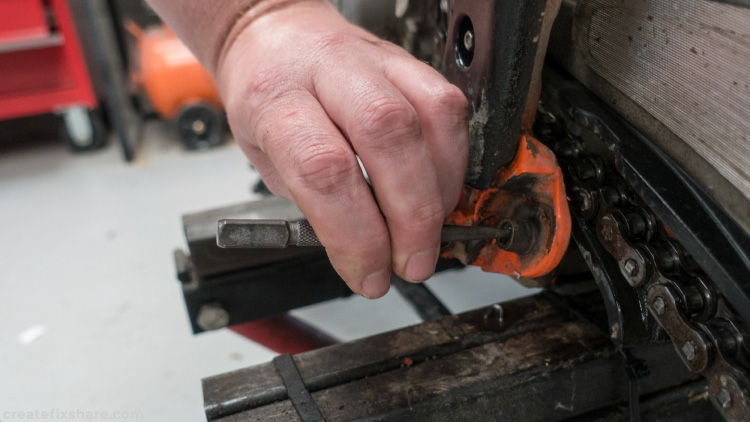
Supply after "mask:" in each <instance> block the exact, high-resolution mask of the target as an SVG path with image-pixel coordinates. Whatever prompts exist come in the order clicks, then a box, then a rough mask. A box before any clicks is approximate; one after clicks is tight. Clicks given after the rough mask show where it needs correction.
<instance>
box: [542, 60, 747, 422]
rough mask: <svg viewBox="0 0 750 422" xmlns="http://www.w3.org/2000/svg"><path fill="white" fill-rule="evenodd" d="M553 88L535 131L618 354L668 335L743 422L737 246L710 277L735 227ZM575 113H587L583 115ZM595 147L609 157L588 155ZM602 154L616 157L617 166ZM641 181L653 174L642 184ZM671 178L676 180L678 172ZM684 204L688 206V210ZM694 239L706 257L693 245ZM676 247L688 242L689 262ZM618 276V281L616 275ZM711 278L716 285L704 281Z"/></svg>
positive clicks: (591, 109) (589, 108)
mask: <svg viewBox="0 0 750 422" xmlns="http://www.w3.org/2000/svg"><path fill="white" fill-rule="evenodd" d="M551 74H552V75H556V74H555V73H554V72H553V73H551ZM555 78H559V77H558V76H554V77H553V78H552V79H553V80H555V81H556V84H555V89H554V90H552V92H550V93H547V95H546V96H545V98H544V101H545V103H544V107H542V109H541V110H540V115H542V118H541V119H538V123H539V124H538V125H537V126H536V129H537V133H539V134H540V136H541V137H542V138H543V139H545V140H546V141H548V142H549V143H550V144H552V147H553V148H554V149H555V150H556V151H558V153H559V156H560V157H561V160H562V164H563V165H562V168H563V169H564V170H565V172H566V183H567V184H568V186H569V188H570V190H571V192H574V195H573V197H572V200H573V201H574V207H573V210H574V211H575V213H576V216H575V220H576V222H577V224H576V227H577V229H576V241H578V243H579V246H580V247H581V248H582V252H584V257H588V259H587V262H588V263H589V265H590V267H591V269H592V272H593V273H594V276H595V277H597V282H598V284H599V285H600V288H601V290H602V293H605V294H604V297H605V300H606V301H607V309H608V316H609V318H610V334H611V336H612V338H613V339H615V340H619V342H620V344H642V343H645V342H650V341H655V340H659V339H661V338H663V336H664V333H666V335H667V336H669V338H670V339H671V340H672V343H673V345H674V348H675V351H676V352H677V354H678V355H679V356H680V359H681V360H682V361H683V363H684V364H685V366H686V367H687V368H689V369H690V370H691V371H693V372H695V373H700V374H701V375H703V376H704V377H705V378H706V379H707V380H708V385H709V388H708V392H709V394H710V396H711V400H712V401H713V402H714V404H715V406H716V408H717V409H718V410H719V411H720V413H721V414H722V415H723V416H724V417H725V418H726V419H727V420H730V421H745V420H747V418H748V415H750V413H749V412H750V396H749V395H748V392H749V391H750V350H749V349H748V347H747V345H746V343H745V339H746V338H747V327H746V325H745V324H746V322H743V321H747V320H745V319H743V318H742V316H743V315H745V314H746V311H747V308H746V307H745V306H746V301H745V300H744V299H743V295H744V292H743V290H742V286H743V282H744V281H743V280H744V279H742V278H741V279H739V280H737V279H735V280H727V279H726V278H724V277H725V275H726V274H727V273H729V272H736V271H737V270H738V269H739V268H741V265H742V261H739V267H738V262H737V261H734V263H732V262H733V261H732V259H733V258H734V256H735V254H736V253H737V254H740V255H742V254H743V252H742V251H741V250H737V249H735V246H736V245H732V244H729V245H726V244H725V246H724V247H723V248H721V249H720V250H721V252H722V253H723V254H724V255H723V256H722V257H721V259H722V260H724V261H725V262H728V263H729V264H730V265H729V266H727V267H716V265H715V263H716V260H714V259H711V258H715V257H717V256H718V255H715V253H716V252H717V251H718V250H719V249H716V250H714V249H713V248H711V247H708V246H709V245H714V246H715V245H716V244H721V242H723V240H722V236H723V235H725V234H726V235H727V236H731V237H734V238H738V237H741V235H742V233H741V232H739V231H736V230H731V228H732V227H735V226H732V225H731V224H729V223H727V222H726V220H723V217H722V214H721V213H720V212H719V210H717V209H715V208H713V205H712V203H711V202H710V200H709V199H706V198H705V197H703V196H701V193H700V192H699V191H698V190H697V189H696V188H695V187H691V185H690V181H689V180H686V179H684V176H683V177H675V178H672V179H670V178H669V176H670V175H671V174H673V173H670V172H672V171H675V170H674V168H673V167H670V166H672V165H673V164H670V162H669V160H668V159H666V158H665V157H664V156H662V155H659V152H658V151H651V152H652V153H653V154H654V155H652V156H650V157H651V158H649V156H644V155H642V154H641V155H639V158H640V159H639V160H637V161H636V160H634V157H633V155H632V154H634V153H635V152H636V151H638V152H643V151H644V149H645V148H644V146H643V144H638V142H645V141H644V140H642V139H641V138H631V137H630V136H636V135H628V133H629V132H626V131H623V130H620V128H619V127H618V126H616V125H617V123H616V121H615V120H614V119H612V118H610V117H608V116H609V115H607V114H606V111H605V110H604V109H603V108H601V107H599V106H597V107H595V106H594V105H593V104H592V103H591V102H586V100H585V98H586V97H584V96H583V94H582V93H581V92H580V91H577V90H575V89H574V88H572V87H570V86H571V84H570V83H569V82H568V83H567V84H568V85H566V82H563V81H562V80H561V79H555ZM563 87H569V88H563ZM561 91H564V93H562V92H561ZM576 104H586V108H585V109H582V108H580V106H579V105H576ZM545 115H546V116H545ZM636 139H637V140H636ZM596 141H599V142H602V143H604V145H605V146H607V147H608V148H601V147H600V146H592V143H594V142H596ZM628 142H632V145H629V144H627V143H628ZM625 145H627V146H625ZM636 145H640V148H636ZM588 147H592V148H591V149H589V148H588ZM626 148H627V149H626ZM602 151H610V152H612V153H613V157H612V158H613V159H611V158H608V157H607V156H605V155H604V153H602ZM654 157H656V161H661V162H662V167H661V168H659V167H654V165H651V166H650V167H649V166H648V160H651V161H654ZM612 162H614V166H613V165H612ZM647 171H649V172H651V174H648V175H647V174H645V173H646V172H647ZM675 173H676V174H677V175H678V176H679V175H680V174H681V173H679V170H677V171H675ZM645 176H653V177H658V176H660V177H659V178H656V179H654V178H652V179H645ZM668 180H671V181H672V183H667V181H668ZM683 186H687V187H689V189H687V190H683V191H682V192H685V193H684V194H682V195H681V196H679V197H672V198H671V199H672V200H671V201H670V202H668V203H667V204H666V205H667V206H666V207H665V208H664V209H660V208H659V207H660V206H661V205H662V201H664V200H665V199H666V198H664V195H665V194H666V193H670V194H672V192H673V191H676V190H678V189H682V188H683ZM664 187H668V189H664ZM653 190H657V191H656V192H654V191H653ZM690 195H693V196H692V197H691V196H690ZM683 204H685V205H688V204H689V205H690V206H689V207H687V208H684V207H683ZM704 210H712V211H711V212H708V211H707V212H705V213H704ZM658 211H662V212H660V213H659V214H657V212H658ZM657 215H658V218H657ZM701 220H702V222H703V224H704V225H706V226H714V224H718V223H721V225H722V226H720V227H723V228H722V229H721V230H717V231H715V232H713V233H703V232H700V230H701V229H704V227H700V226H695V225H692V226H691V224H693V223H700V221H701ZM691 230H692V232H691ZM709 235H710V237H709ZM696 237H699V238H698V240H699V241H700V242H704V244H705V245H706V246H707V247H704V248H697V246H698V245H696V244H691V243H689V242H690V241H695V239H696ZM678 239H679V241H678ZM709 240H710V242H709V243H708V244H707V243H705V242H707V241H709ZM587 241H588V243H586V242H587ZM682 242H688V246H690V252H691V253H690V254H688V253H687V252H686V247H683V244H682ZM740 244H742V242H740ZM597 246H600V247H602V248H604V250H605V251H606V254H607V256H603V255H601V254H598V251H596V247H597ZM712 254H713V255H712ZM707 257H708V259H707ZM608 260H613V261H614V262H615V263H616V267H613V266H612V265H610V264H608V262H609V261H608ZM727 260H728V261H727ZM617 270H619V271H617ZM616 271H617V272H619V274H613V273H614V272H616ZM702 271H706V273H703V272H702ZM709 274H713V275H716V276H717V278H718V279H719V281H721V282H717V280H714V279H710V278H709V277H708V275H709ZM736 274H737V275H739V274H740V273H736ZM746 274H747V273H746V272H745V273H744V276H746ZM740 277H742V276H740ZM730 281H731V282H730ZM626 283H627V284H626ZM738 289H739V290H738ZM732 292H737V294H736V295H735V294H732ZM735 305H738V308H735ZM644 328H645V329H644Z"/></svg>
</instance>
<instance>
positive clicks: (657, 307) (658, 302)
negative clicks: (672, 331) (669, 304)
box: [651, 297, 666, 315]
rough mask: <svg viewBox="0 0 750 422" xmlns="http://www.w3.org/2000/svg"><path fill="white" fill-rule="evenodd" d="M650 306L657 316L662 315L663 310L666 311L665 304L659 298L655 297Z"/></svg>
mask: <svg viewBox="0 0 750 422" xmlns="http://www.w3.org/2000/svg"><path fill="white" fill-rule="evenodd" d="M651 306H652V307H653V308H654V311H656V314H657V315H664V310H665V309H666V303H665V302H664V299H662V298H661V297H657V298H656V299H654V301H653V302H651Z"/></svg>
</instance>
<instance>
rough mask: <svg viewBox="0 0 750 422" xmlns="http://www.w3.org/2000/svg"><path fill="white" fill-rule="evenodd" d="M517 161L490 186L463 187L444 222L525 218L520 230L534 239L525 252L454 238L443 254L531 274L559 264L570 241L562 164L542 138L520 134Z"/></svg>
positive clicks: (499, 269) (518, 275)
mask: <svg viewBox="0 0 750 422" xmlns="http://www.w3.org/2000/svg"><path fill="white" fill-rule="evenodd" d="M518 145H519V147H518V152H517V154H516V158H515V160H514V161H513V162H512V163H511V164H510V165H509V166H506V167H503V168H501V169H499V170H498V172H497V174H496V175H495V180H494V182H493V187H492V188H490V189H487V190H483V191H480V190H476V189H471V188H465V190H464V192H463V194H462V196H461V199H460V201H459V205H458V207H457V208H456V210H455V211H454V212H453V213H452V214H451V215H450V216H449V217H448V219H447V222H448V223H453V224H456V225H462V226H470V225H479V226H499V225H500V224H501V223H502V222H504V221H508V220H511V221H523V222H525V224H527V227H528V228H529V230H526V231H525V232H524V233H523V234H524V235H528V236H531V237H532V238H533V239H534V240H533V242H532V243H531V245H530V246H529V248H528V249H526V250H525V251H524V252H521V253H514V252H510V251H506V250H502V249H500V248H499V247H498V244H497V240H494V239H493V240H491V241H484V242H469V243H463V242H456V243H453V244H451V245H448V246H447V247H446V249H445V250H444V251H443V256H444V257H454V258H458V259H460V260H461V261H462V262H463V263H464V264H467V265H475V266H479V267H481V268H482V269H483V270H484V271H488V272H495V273H502V274H508V275H512V276H515V277H516V278H526V279H533V278H539V277H542V276H545V275H547V274H549V273H550V272H551V271H552V270H554V269H555V267H557V265H558V264H559V263H560V260H561V259H562V257H563V255H564V254H565V251H566V249H567V248H568V242H569V241H570V229H571V223H570V211H569V210H568V201H567V196H566V195H565V186H564V183H563V176H562V172H561V170H560V167H559V166H558V164H557V160H556V159H555V156H554V154H553V153H552V151H550V149H549V148H547V147H546V146H544V145H543V144H542V143H541V142H539V141H537V140H536V139H534V138H531V137H529V136H525V135H520V138H519V142H518Z"/></svg>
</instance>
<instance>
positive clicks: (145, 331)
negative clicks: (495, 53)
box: [0, 122, 531, 422]
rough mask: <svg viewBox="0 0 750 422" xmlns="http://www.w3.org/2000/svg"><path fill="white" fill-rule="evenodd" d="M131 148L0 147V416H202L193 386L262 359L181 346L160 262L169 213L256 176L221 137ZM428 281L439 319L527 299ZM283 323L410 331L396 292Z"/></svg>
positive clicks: (213, 339) (411, 317) (264, 356)
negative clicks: (191, 146) (125, 153)
mask: <svg viewBox="0 0 750 422" xmlns="http://www.w3.org/2000/svg"><path fill="white" fill-rule="evenodd" d="M145 138H146V140H145V142H144V145H143V148H142V150H141V151H140V153H139V159H138V160H137V162H136V163H134V164H131V165H128V164H125V163H124V162H123V161H122V160H121V157H120V153H119V149H118V148H117V146H116V145H111V146H110V147H108V148H107V149H105V150H103V151H99V152H95V153H90V154H83V155H73V154H71V153H69V152H67V151H66V150H65V148H64V147H63V146H62V145H60V144H59V143H57V142H33V143H31V142H29V143H27V144H24V145H23V146H20V147H19V146H14V147H12V148H0V198H1V199H0V287H1V288H2V295H0V309H1V311H0V312H2V321H3V322H2V324H0V356H2V361H0V420H1V421H5V422H7V421H12V420H21V419H19V418H17V417H14V416H13V415H12V413H10V412H27V411H31V412H34V411H39V412H42V411H50V410H53V409H58V412H77V413H75V414H76V415H77V416H75V417H68V418H67V419H68V420H94V419H91V418H88V416H86V415H87V414H86V413H82V412H108V414H109V415H110V418H111V417H112V415H113V414H114V412H128V413H129V415H128V414H125V415H124V416H125V417H121V418H120V419H121V420H145V421H181V422H182V421H203V420H205V418H204V416H203V413H202V395H201V385H200V379H201V378H202V377H205V376H209V375H214V374H218V373H221V372H225V371H231V370H233V369H237V368H241V367H244V366H248V365H252V364H256V363H260V362H265V361H268V360H269V359H271V358H272V357H273V356H274V355H273V353H272V352H270V351H269V350H267V349H264V348H263V347H261V346H258V345H256V344H253V343H251V342H250V341H248V340H246V339H244V338H242V337H239V336H238V335H236V334H234V333H232V332H229V331H227V330H222V331H218V332H212V333H207V334H203V335H200V336H197V337H194V336H193V335H192V334H191V333H190V330H189V327H188V321H187V318H186V316H185V312H184V308H183V304H182V298H181V293H180V286H179V284H178V282H177V281H176V279H175V275H174V268H173V265H172V257H171V254H172V250H173V249H174V248H176V247H180V246H183V245H184V238H183V234H182V231H181V225H180V215H181V214H182V213H185V212H192V211H199V210H202V209H208V208H214V207H218V206H223V205H227V204H232V203H236V202H240V201H244V200H247V199H248V198H249V197H250V196H251V194H250V187H251V186H252V184H253V182H254V181H256V180H257V175H255V174H253V173H252V171H251V170H250V169H249V167H248V165H247V162H246V160H245V158H244V157H243V155H242V154H241V152H240V151H239V149H238V147H237V146H236V145H235V144H233V143H231V142H230V143H228V144H227V145H225V146H222V147H220V148H217V149H214V150H211V151H202V152H186V151H183V150H182V148H181V147H180V146H179V145H178V143H177V142H176V140H174V139H173V138H172V133H171V127H170V126H168V125H166V124H164V123H160V122H154V123H151V124H149V125H147V129H146V136H145ZM428 284H429V285H430V287H432V288H433V290H434V291H435V292H436V293H437V294H438V295H439V296H440V297H441V298H442V299H443V300H444V301H445V303H446V304H447V305H448V307H449V308H450V309H451V310H452V311H454V312H460V311H464V310H468V309H472V308H475V307H479V306H482V305H487V304H490V303H494V302H498V301H502V300H507V299H510V298H513V297H517V296H520V295H525V294H529V293H531V291H530V290H527V289H524V288H522V287H520V286H518V285H517V284H515V283H514V282H512V281H511V280H509V279H507V278H505V277H501V276H497V275H491V274H484V273H482V272H481V271H477V270H467V271H464V272H451V273H448V274H444V275H440V276H437V277H435V278H434V279H433V280H430V281H429V282H428ZM295 314H296V315H298V316H300V317H301V318H303V319H305V320H308V321H310V322H313V323H315V324H316V325H318V326H320V327H324V328H325V329H326V330H327V331H328V332H329V333H331V334H333V335H334V336H337V337H338V338H341V339H353V338H358V337H362V336H367V335H370V334H374V333H378V332H382V331H385V330H391V329H394V328H398V327H402V326H406V325H410V324H415V323H417V322H418V321H419V320H418V318H417V317H416V316H415V314H414V313H413V312H412V311H411V310H410V309H409V308H408V306H407V305H406V304H405V302H404V301H403V300H402V299H401V298H400V297H399V296H398V294H397V293H396V292H395V291H392V292H391V293H389V294H388V295H387V296H386V297H385V298H383V299H380V300H375V301H369V300H366V299H363V298H360V297H351V298H348V299H342V300H336V301H332V302H329V303H325V304H319V305H315V306H311V307H309V308H306V309H302V310H298V311H296V312H295ZM57 415H58V417H57V419H61V418H62V417H60V416H59V415H60V413H58V414H57ZM88 415H89V416H90V415H91V413H89V414H88ZM120 416H123V415H122V414H121V415H120ZM86 418H88V419H86ZM48 419H55V418H54V417H49V418H48ZM24 420H28V419H24ZM32 420H36V419H32ZM96 420H98V419H96Z"/></svg>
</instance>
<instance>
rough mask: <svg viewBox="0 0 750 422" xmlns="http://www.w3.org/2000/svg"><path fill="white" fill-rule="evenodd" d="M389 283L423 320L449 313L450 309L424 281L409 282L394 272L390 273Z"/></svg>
mask: <svg viewBox="0 0 750 422" xmlns="http://www.w3.org/2000/svg"><path fill="white" fill-rule="evenodd" d="M391 284H392V285H393V287H395V288H396V289H398V292H399V293H401V296H403V298H404V299H406V301H407V302H409V305H411V307H412V309H414V311H415V312H416V313H417V314H418V315H419V317H420V318H422V320H424V321H431V320H433V319H438V318H440V317H444V316H448V315H451V311H449V310H448V308H447V307H446V306H445V305H444V304H443V302H441V301H440V299H438V297H437V296H435V294H434V293H432V291H431V290H430V289H429V288H428V287H427V286H426V285H425V284H424V283H409V282H408V281H406V280H404V279H402V278H401V277H399V276H397V275H396V274H392V275H391Z"/></svg>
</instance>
